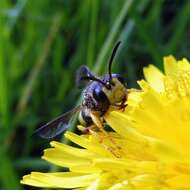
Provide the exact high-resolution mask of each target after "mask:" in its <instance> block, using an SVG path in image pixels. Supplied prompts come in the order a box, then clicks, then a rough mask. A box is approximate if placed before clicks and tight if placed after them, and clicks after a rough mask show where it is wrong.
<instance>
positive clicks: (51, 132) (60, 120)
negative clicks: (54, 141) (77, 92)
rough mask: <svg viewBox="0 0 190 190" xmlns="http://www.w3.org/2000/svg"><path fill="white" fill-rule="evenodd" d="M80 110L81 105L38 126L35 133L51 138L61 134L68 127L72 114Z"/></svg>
mask: <svg viewBox="0 0 190 190" xmlns="http://www.w3.org/2000/svg"><path fill="white" fill-rule="evenodd" d="M79 110H80V106H78V107H76V108H74V109H72V110H70V111H68V112H66V113H64V114H63V115H61V116H59V117H57V118H56V119H54V120H52V121H50V122H48V123H47V124H45V125H43V126H42V127H40V128H38V129H37V130H36V131H35V132H34V134H37V135H39V136H40V137H42V138H45V139H51V138H53V137H55V136H57V135H59V134H61V133H62V132H64V131H66V130H67V129H68V127H69V124H68V123H69V120H70V119H71V117H72V115H73V114H75V113H76V112H78V111H79Z"/></svg>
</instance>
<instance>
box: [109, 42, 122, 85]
mask: <svg viewBox="0 0 190 190" xmlns="http://www.w3.org/2000/svg"><path fill="white" fill-rule="evenodd" d="M120 43H121V41H119V42H117V44H116V45H115V47H114V49H113V51H112V54H111V57H110V60H109V64H108V74H109V82H110V83H111V81H112V72H111V68H112V63H113V59H114V57H115V54H116V52H117V49H118V47H119V45H120Z"/></svg>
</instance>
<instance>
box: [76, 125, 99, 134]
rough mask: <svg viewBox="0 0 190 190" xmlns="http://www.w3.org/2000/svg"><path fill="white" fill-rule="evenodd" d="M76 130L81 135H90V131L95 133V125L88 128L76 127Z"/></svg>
mask: <svg viewBox="0 0 190 190" xmlns="http://www.w3.org/2000/svg"><path fill="white" fill-rule="evenodd" d="M78 129H79V130H80V131H81V132H82V133H83V134H90V132H91V131H97V127H96V125H91V126H89V127H82V126H78Z"/></svg>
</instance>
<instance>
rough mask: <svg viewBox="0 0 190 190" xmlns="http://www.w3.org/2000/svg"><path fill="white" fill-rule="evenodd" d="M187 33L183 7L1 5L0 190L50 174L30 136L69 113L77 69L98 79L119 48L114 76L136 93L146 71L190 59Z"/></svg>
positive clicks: (186, 6) (189, 5)
mask: <svg viewBox="0 0 190 190" xmlns="http://www.w3.org/2000/svg"><path fill="white" fill-rule="evenodd" d="M189 26H190V1H187V0H186V1H185V0H165V1H164V0H154V1H153V0H113V1H110V0H104V1H100V0H83V1H72V0H39V1H37V0H0V189H3V190H4V189H7V190H9V189H10V190H22V189H30V188H29V187H26V186H25V187H24V186H22V185H20V184H19V180H20V178H21V176H22V175H24V174H27V173H29V172H30V171H32V170H37V171H55V170H57V168H56V167H52V166H50V165H49V164H48V163H47V162H45V161H42V160H41V159H40V156H41V155H42V151H43V149H44V148H45V147H48V146H49V145H48V143H49V142H48V141H46V140H42V139H40V138H39V139H38V138H36V137H35V138H34V137H31V135H32V133H33V131H34V130H35V129H36V128H37V127H39V126H41V125H42V124H44V123H45V122H46V121H49V120H50V119H52V118H54V117H55V116H57V115H59V114H61V113H63V112H65V111H67V110H69V109H70V108H72V107H73V106H75V104H76V103H77V101H76V100H77V99H79V97H80V93H81V91H80V90H78V89H76V88H75V73H76V70H77V68H78V67H79V66H80V65H81V64H86V65H88V66H89V67H90V69H92V71H93V72H95V73H96V74H98V75H101V74H103V73H105V72H106V68H107V60H108V58H109V56H110V54H111V51H112V48H113V46H114V44H115V43H116V42H117V41H118V40H121V41H122V45H121V46H120V48H119V51H118V53H117V57H116V60H115V62H116V63H115V64H114V68H113V70H114V72H118V73H122V74H123V75H124V76H125V77H126V78H127V81H128V86H129V87H137V84H136V80H137V79H141V78H142V77H143V75H142V68H143V67H144V66H145V65H147V64H149V63H152V64H155V65H156V66H157V67H159V68H161V69H162V57H163V56H165V55H169V54H173V55H175V56H176V57H177V58H182V57H187V58H190V27H189ZM63 140H64V139H63ZM32 189H36V188H32Z"/></svg>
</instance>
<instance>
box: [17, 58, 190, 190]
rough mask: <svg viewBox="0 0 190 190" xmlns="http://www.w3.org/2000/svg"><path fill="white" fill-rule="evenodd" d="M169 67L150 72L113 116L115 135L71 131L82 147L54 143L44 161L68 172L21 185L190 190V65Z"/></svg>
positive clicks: (167, 63)
mask: <svg viewBox="0 0 190 190" xmlns="http://www.w3.org/2000/svg"><path fill="white" fill-rule="evenodd" d="M164 69H165V74H163V73H162V72H161V71H159V70H158V69H157V68H156V67H154V66H153V65H150V66H149V67H147V68H145V69H144V74H145V78H146V81H145V80H142V81H139V85H140V87H141V89H142V91H141V92H131V93H130V94H129V98H128V102H127V104H128V106H127V108H126V110H125V111H124V112H119V111H109V112H108V114H107V115H106V116H105V120H106V122H107V123H108V124H109V125H110V126H111V127H112V129H113V130H114V132H109V134H108V135H105V134H104V133H102V132H92V133H90V134H89V135H77V134H74V133H71V132H67V133H66V134H65V137H66V138H68V139H70V140H71V141H72V142H74V143H75V144H77V145H79V146H80V147H73V146H69V145H65V144H61V143H58V142H54V141H53V142H51V146H52V148H49V149H46V150H45V152H44V155H43V157H42V158H43V159H45V160H47V161H49V162H51V163H53V164H56V165H58V166H61V167H67V168H69V171H68V172H57V173H40V172H32V173H31V174H30V175H26V176H24V177H23V180H22V181H21V182H22V183H24V184H28V185H32V186H37V187H53V188H77V189H81V190H82V189H88V190H95V189H97V190H99V189H109V190H142V189H146V190H154V189H159V190H174V189H176V190H182V189H183V190H187V189H190V183H189V181H190V151H189V144H190V64H189V62H188V61H187V60H186V59H183V60H181V61H176V60H175V59H174V58H173V57H172V56H169V57H166V58H164ZM110 139H112V140H113V141H111V140H110Z"/></svg>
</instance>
